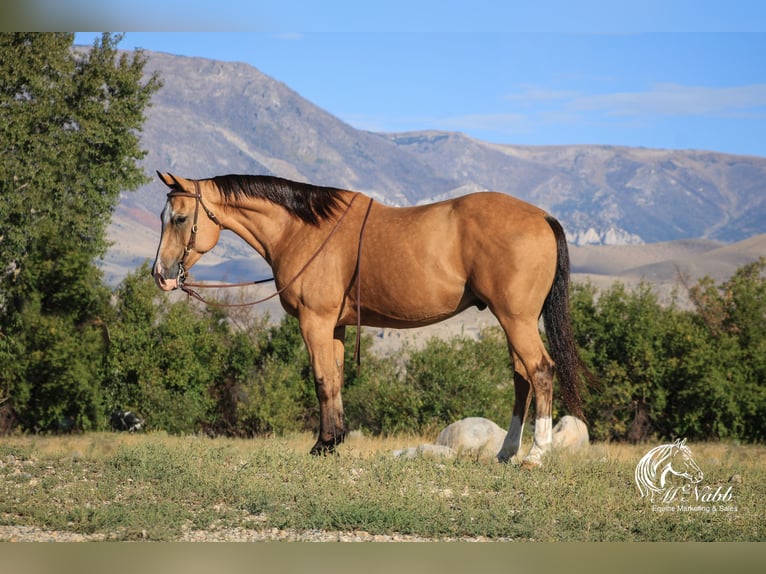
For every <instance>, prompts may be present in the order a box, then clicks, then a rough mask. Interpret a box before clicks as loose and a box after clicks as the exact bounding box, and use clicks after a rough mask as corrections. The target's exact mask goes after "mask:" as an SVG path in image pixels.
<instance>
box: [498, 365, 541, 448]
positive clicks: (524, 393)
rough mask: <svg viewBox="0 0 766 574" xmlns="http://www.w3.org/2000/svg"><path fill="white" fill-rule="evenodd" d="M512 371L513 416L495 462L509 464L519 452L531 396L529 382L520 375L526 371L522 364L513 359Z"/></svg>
mask: <svg viewBox="0 0 766 574" xmlns="http://www.w3.org/2000/svg"><path fill="white" fill-rule="evenodd" d="M511 353H513V351H511ZM513 369H514V373H513V386H514V392H515V397H514V401H513V416H511V425H510V427H508V434H506V435H505V440H504V441H503V446H502V447H501V448H500V452H498V453H497V460H499V461H500V462H509V461H510V460H511V458H513V457H514V456H516V454H517V453H518V452H519V448H521V434H522V432H523V431H524V422H525V420H526V418H527V412H528V411H529V403H530V402H531V400H532V394H531V393H530V392H529V390H530V388H529V382H528V381H527V380H526V379H525V378H524V377H523V376H522V375H521V373H522V371H523V372H524V373H525V374H526V370H524V366H523V364H522V363H521V362H520V361H519V360H518V359H516V358H515V357H514V367H513Z"/></svg>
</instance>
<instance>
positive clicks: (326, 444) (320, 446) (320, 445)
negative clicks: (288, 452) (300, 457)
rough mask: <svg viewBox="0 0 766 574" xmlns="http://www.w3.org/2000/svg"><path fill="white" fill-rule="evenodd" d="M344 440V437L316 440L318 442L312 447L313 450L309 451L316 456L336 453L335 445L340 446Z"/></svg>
mask: <svg viewBox="0 0 766 574" xmlns="http://www.w3.org/2000/svg"><path fill="white" fill-rule="evenodd" d="M342 442H343V438H342V437H341V438H339V439H334V440H322V439H319V440H317V441H316V444H314V446H312V447H311V450H310V451H309V452H310V453H311V454H313V455H314V456H324V455H327V454H334V453H335V447H336V446H338V445H339V444H340V443H342Z"/></svg>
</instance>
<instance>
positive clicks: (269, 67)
mask: <svg viewBox="0 0 766 574" xmlns="http://www.w3.org/2000/svg"><path fill="white" fill-rule="evenodd" d="M88 1H92V0H80V2H79V3H80V4H87V3H88ZM142 3H144V0H136V1H134V2H131V3H129V6H131V10H132V12H131V13H133V14H135V13H141V10H140V5H141V4H142ZM75 4H77V2H75ZM126 4H127V3H126ZM155 4H162V6H163V7H162V8H159V9H158V8H152V9H151V10H153V11H154V12H153V13H152V18H148V19H147V18H143V19H142V20H141V22H138V21H136V22H133V21H132V20H131V17H130V15H129V13H127V12H120V11H119V10H116V9H114V8H113V9H112V10H113V11H112V12H110V13H108V14H106V15H101V18H103V20H102V21H100V22H98V23H99V24H102V27H97V26H95V25H94V26H93V28H92V29H98V30H100V29H107V28H104V27H103V26H106V25H109V26H110V28H109V29H113V30H114V29H117V27H115V24H125V26H124V28H128V29H145V30H153V29H155V28H156V29H157V31H149V32H128V33H126V35H125V38H124V39H123V41H122V43H121V44H120V46H121V47H122V48H126V49H132V48H135V47H140V48H144V49H147V50H155V51H162V52H168V53H172V54H179V55H187V56H200V57H205V58H211V59H217V60H225V61H238V62H246V63H248V64H251V65H253V66H255V67H256V68H258V69H259V70H261V71H262V72H264V73H266V74H268V75H269V76H271V77H273V78H274V79H276V80H279V81H281V82H283V83H285V84H286V85H288V86H289V87H290V88H292V89H294V90H295V91H297V92H298V93H299V94H300V95H301V96H303V97H304V98H306V99H308V100H310V101H311V102H313V103H315V104H317V105H318V106H320V107H322V108H323V109H325V110H327V111H328V112H330V113H332V114H333V115H335V116H337V117H339V118H340V119H342V120H344V121H346V122H348V123H350V124H351V125H353V126H355V127H358V128H361V129H368V130H373V131H410V130H426V129H437V130H451V131H460V132H464V133H466V134H468V135H470V136H473V137H476V138H478V139H482V140H487V141H491V142H497V143H508V144H531V145H558V144H610V145H627V146H642V147H650V148H664V149H701V150H713V151H721V152H728V153H736V154H749V155H758V156H765V157H766V137H764V135H763V134H766V2H760V1H758V2H755V1H752V2H748V1H737V0H734V1H730V2H726V3H724V2H720V1H718V2H709V3H708V2H705V1H704V0H697V1H695V2H692V1H686V0H679V1H676V2H673V1H668V0H665V1H664V2H660V1H655V0H643V1H642V2H635V3H634V2H619V1H617V0H612V1H611V2H600V1H596V0H593V1H591V0H581V1H578V2H566V3H564V2H562V3H558V2H555V3H550V2H545V1H543V2H538V3H534V4H535V7H534V8H529V7H528V6H527V5H528V4H532V3H530V2H523V3H522V2H514V1H509V0H506V1H505V2H492V1H489V0H474V2H473V3H470V2H450V1H449V0H441V1H440V2H433V1H431V0H426V1H423V2H417V1H416V0H411V1H410V2H403V1H401V0H388V2H385V3H377V2H369V3H365V2H361V1H359V0H356V1H355V2H345V1H338V2H332V1H327V2H317V1H314V2H296V1H292V2H291V1H285V2H271V3H270V5H268V6H267V7H266V3H263V2H253V1H252V0H251V1H249V2H244V1H243V2H219V3H214V4H212V3H197V5H199V6H203V5H204V7H200V8H198V9H195V8H192V7H193V6H195V2H189V1H188V0H187V1H185V2H183V3H181V2H176V1H175V0H171V1H166V2H163V3H155ZM211 4H212V5H213V6H216V7H218V9H216V10H215V11H211V10H210V8H209V6H210V5H211ZM273 4H278V6H273ZM99 5H100V4H99ZM181 5H183V6H184V8H180V6H181ZM224 5H225V6H226V7H228V8H229V9H228V10H222V9H220V8H221V7H223V6H224ZM467 6H470V7H471V8H470V9H468V8H466V7H467ZM205 7H207V9H205ZM158 10H159V12H158ZM179 10H182V11H180V12H179ZM172 14H175V15H176V16H177V15H178V14H187V16H185V17H184V18H185V19H182V21H178V19H177V18H176V19H175V20H173V19H172V18H169V16H170V15H172ZM97 16H98V15H97ZM97 16H96V17H97ZM142 22H143V25H142ZM85 23H86V24H87V22H85ZM124 28H123V29H124ZM163 28H164V30H171V29H175V30H182V31H175V32H168V31H164V30H163ZM79 29H87V27H86V26H83V27H81V28H79ZM197 30H214V31H197ZM93 38H94V34H93V33H78V34H77V36H76V42H77V43H86V44H89V43H91V42H92V40H93Z"/></svg>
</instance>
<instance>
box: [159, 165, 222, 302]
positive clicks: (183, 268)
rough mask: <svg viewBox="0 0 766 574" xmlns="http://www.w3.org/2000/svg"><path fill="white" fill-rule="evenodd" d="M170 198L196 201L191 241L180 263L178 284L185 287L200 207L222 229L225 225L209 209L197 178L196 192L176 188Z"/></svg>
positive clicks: (187, 244)
mask: <svg viewBox="0 0 766 574" xmlns="http://www.w3.org/2000/svg"><path fill="white" fill-rule="evenodd" d="M167 197H168V199H170V198H171V197H193V198H194V200H195V202H194V219H193V220H192V228H191V233H190V234H189V241H188V242H187V243H186V247H184V256H183V259H181V262H180V263H179V264H178V277H177V281H178V286H179V287H180V288H181V289H183V285H184V280H185V279H186V260H187V259H188V257H189V254H190V253H191V252H192V250H193V249H194V247H195V246H196V244H197V231H198V230H199V227H198V226H197V219H198V217H199V208H200V206H202V209H204V210H205V213H206V214H207V216H208V218H209V219H210V221H212V222H213V223H215V224H216V225H217V226H218V227H219V228H220V229H223V225H221V222H220V221H218V218H217V217H216V216H215V213H213V212H212V211H210V209H208V207H207V205H205V202H204V201H203V200H202V192H201V191H200V188H199V182H198V181H197V180H194V193H191V192H190V191H184V190H182V189H174V190H172V191H170V192H168V195H167Z"/></svg>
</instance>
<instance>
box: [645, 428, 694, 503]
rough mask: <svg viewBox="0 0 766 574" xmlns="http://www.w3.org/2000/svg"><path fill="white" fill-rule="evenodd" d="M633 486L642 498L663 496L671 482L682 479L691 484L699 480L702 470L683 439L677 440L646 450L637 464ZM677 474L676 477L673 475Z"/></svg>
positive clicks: (652, 498)
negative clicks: (634, 484) (636, 487)
mask: <svg viewBox="0 0 766 574" xmlns="http://www.w3.org/2000/svg"><path fill="white" fill-rule="evenodd" d="M635 476H636V486H638V491H639V492H640V493H641V498H644V497H646V496H649V498H650V499H651V500H652V501H653V500H654V497H655V495H658V494H659V495H662V494H664V493H665V491H666V489H667V488H668V487H670V486H671V485H672V484H673V481H678V480H679V479H683V480H685V481H688V482H690V483H692V484H697V483H699V482H701V481H702V471H701V470H700V467H699V466H697V463H696V462H695V461H694V457H693V456H692V452H691V450H689V447H688V446H686V439H683V440H681V439H677V440H676V441H675V442H673V443H671V444H663V445H660V446H658V447H655V448H653V449H652V450H650V451H649V452H647V453H646V454H645V455H644V457H643V458H642V459H641V460H640V461H639V462H638V465H636V473H635ZM674 477H677V478H674Z"/></svg>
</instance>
